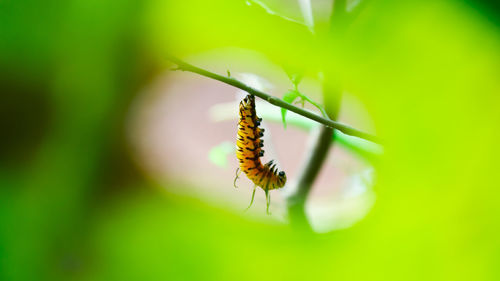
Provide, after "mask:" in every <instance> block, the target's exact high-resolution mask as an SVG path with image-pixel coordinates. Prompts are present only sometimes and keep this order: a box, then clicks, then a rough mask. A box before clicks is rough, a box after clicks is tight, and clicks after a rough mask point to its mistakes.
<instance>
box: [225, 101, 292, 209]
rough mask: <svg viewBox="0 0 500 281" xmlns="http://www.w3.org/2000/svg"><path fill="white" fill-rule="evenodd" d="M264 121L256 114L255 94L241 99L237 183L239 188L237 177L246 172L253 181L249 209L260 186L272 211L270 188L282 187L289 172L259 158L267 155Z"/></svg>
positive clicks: (237, 145)
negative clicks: (263, 162) (261, 124)
mask: <svg viewBox="0 0 500 281" xmlns="http://www.w3.org/2000/svg"><path fill="white" fill-rule="evenodd" d="M261 121H262V119H261V118H259V117H258V116H257V114H256V111H255V96H254V95H251V94H249V95H247V96H246V97H245V98H244V99H243V100H242V101H241V102H240V106H239V121H238V137H237V140H236V147H237V148H236V157H237V158H238V161H239V168H238V169H237V170H236V178H235V179H234V185H235V187H236V180H237V179H238V176H239V174H240V173H241V171H243V172H244V173H245V174H246V175H247V177H248V179H250V180H251V181H252V182H253V183H254V188H253V192H252V199H251V201H250V205H249V206H248V208H250V206H252V203H253V200H254V197H255V190H256V188H257V186H259V187H260V188H262V189H263V190H264V192H265V193H266V212H267V213H268V214H269V205H270V204H271V195H270V194H269V191H270V190H273V189H278V188H282V187H283V186H284V185H285V183H286V175H285V172H284V171H280V172H278V169H277V168H276V164H274V163H273V162H274V161H273V160H271V161H269V162H267V163H266V164H262V162H261V161H260V157H262V156H264V150H263V149H262V148H263V147H264V140H263V139H262V137H263V136H264V129H263V128H260V127H259V125H260V122H261ZM240 170H241V171H240ZM248 208H247V209H248Z"/></svg>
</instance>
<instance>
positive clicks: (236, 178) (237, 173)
mask: <svg viewBox="0 0 500 281" xmlns="http://www.w3.org/2000/svg"><path fill="white" fill-rule="evenodd" d="M240 174H241V171H240V168H239V167H238V168H236V175H235V176H236V177H235V178H234V182H233V185H234V188H238V186H236V181H237V180H238V178H239V177H240Z"/></svg>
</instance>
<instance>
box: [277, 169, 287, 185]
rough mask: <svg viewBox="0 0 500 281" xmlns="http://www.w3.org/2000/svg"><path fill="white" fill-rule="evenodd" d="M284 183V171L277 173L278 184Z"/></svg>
mask: <svg viewBox="0 0 500 281" xmlns="http://www.w3.org/2000/svg"><path fill="white" fill-rule="evenodd" d="M285 183H286V174H285V172H284V171H281V172H279V173H278V186H279V187H283V186H285Z"/></svg>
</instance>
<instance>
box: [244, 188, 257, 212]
mask: <svg viewBox="0 0 500 281" xmlns="http://www.w3.org/2000/svg"><path fill="white" fill-rule="evenodd" d="M255 190H257V186H256V185H254V186H253V192H252V200H250V205H248V207H247V208H246V209H245V212H246V211H248V209H250V207H252V204H253V199H254V198H255Z"/></svg>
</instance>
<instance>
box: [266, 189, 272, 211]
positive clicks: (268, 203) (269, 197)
mask: <svg viewBox="0 0 500 281" xmlns="http://www.w3.org/2000/svg"><path fill="white" fill-rule="evenodd" d="M265 191H266V213H267V214H268V215H270V214H271V212H270V211H269V206H270V205H271V193H269V189H266V190H265Z"/></svg>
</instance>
